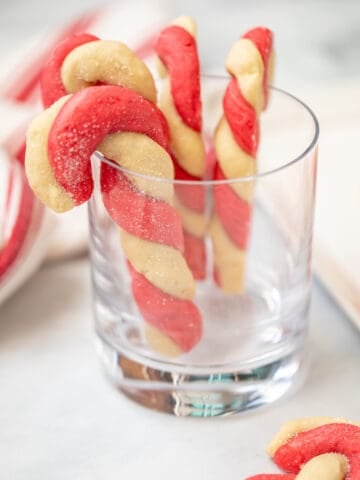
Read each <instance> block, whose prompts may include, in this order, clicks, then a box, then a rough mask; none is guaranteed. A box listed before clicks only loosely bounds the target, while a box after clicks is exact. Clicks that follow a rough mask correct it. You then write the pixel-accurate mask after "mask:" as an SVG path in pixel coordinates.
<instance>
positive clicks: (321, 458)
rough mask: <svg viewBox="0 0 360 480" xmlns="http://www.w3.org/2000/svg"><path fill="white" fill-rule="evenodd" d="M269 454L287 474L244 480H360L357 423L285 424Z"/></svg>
mask: <svg viewBox="0 0 360 480" xmlns="http://www.w3.org/2000/svg"><path fill="white" fill-rule="evenodd" d="M267 452H268V454H269V455H270V456H271V457H272V459H273V461H274V462H275V463H276V464H277V465H278V466H279V467H280V468H281V469H282V470H284V471H286V472H289V474H277V475H276V474H272V475H271V474H269V475H266V474H262V475H255V476H253V477H249V478H248V479H247V480H271V479H274V480H275V479H277V478H279V479H296V480H320V479H326V480H345V479H346V480H359V479H360V424H357V423H354V422H351V421H349V420H345V419H342V418H333V417H313V418H305V419H299V420H293V421H291V422H287V423H285V425H283V427H282V428H281V429H280V431H279V432H278V433H277V434H276V435H275V437H274V439H273V440H272V441H271V442H270V444H269V446H268V449H267Z"/></svg>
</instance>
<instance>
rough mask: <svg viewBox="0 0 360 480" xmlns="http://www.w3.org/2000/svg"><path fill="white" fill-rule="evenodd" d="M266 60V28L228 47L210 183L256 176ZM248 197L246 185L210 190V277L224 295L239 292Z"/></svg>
mask: <svg viewBox="0 0 360 480" xmlns="http://www.w3.org/2000/svg"><path fill="white" fill-rule="evenodd" d="M272 59H273V54H272V33H271V31H270V30H268V29H267V28H262V27H258V28H254V29H252V30H250V31H249V32H247V33H246V34H245V35H243V36H242V37H241V38H240V39H239V40H238V41H237V42H235V44H234V45H233V46H232V48H231V49H230V52H229V54H228V57H227V60H226V68H227V70H228V72H229V73H230V75H231V79H230V81H229V83H228V86H227V88H226V91H225V94H224V98H223V116H222V118H221V119H220V122H219V123H218V125H217V128H216V131H215V137H214V146H215V151H216V156H217V165H216V168H215V175H214V177H215V180H226V179H235V178H241V177H246V176H252V175H254V174H255V173H256V152H257V149H258V143H259V121H258V117H259V114H260V112H261V110H263V109H264V108H265V106H266V103H267V97H268V82H269V80H270V78H271V75H272V70H273V68H272V65H273V61H272ZM252 196H253V182H251V181H249V182H237V183H235V182H234V183H232V184H226V183H223V184H219V185H217V186H215V187H214V203H215V215H214V217H213V220H212V224H211V236H212V242H213V250H214V264H215V271H214V276H215V280H216V282H217V283H218V285H219V286H220V287H221V288H222V289H223V290H224V291H225V292H227V293H241V292H242V290H243V283H244V273H245V262H246V249H247V246H248V240H249V229H250V220H251V202H252Z"/></svg>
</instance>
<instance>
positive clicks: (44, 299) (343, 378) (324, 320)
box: [0, 259, 360, 480]
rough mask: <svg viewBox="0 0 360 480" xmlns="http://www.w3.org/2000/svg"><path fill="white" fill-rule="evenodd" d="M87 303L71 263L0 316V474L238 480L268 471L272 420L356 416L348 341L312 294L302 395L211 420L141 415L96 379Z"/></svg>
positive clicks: (80, 268) (352, 349) (48, 272)
mask: <svg viewBox="0 0 360 480" xmlns="http://www.w3.org/2000/svg"><path fill="white" fill-rule="evenodd" d="M90 297H91V292H90V281H89V267H88V262H87V260H86V259H82V260H78V261H76V262H73V263H71V262H69V263H65V264H58V265H53V266H52V267H46V268H44V269H43V270H42V271H40V272H39V273H38V274H37V275H36V276H35V277H34V278H33V279H32V280H31V282H29V283H28V284H27V285H26V286H25V287H23V288H22V289H21V290H20V291H19V292H18V294H17V295H16V296H15V297H13V298H12V299H10V300H9V301H8V302H7V303H6V304H5V305H4V306H3V307H2V308H1V310H0V316H1V324H0V379H1V395H0V452H1V453H0V472H1V475H0V478H3V479H6V480H10V479H11V480H23V479H25V478H26V480H38V479H50V478H51V480H63V479H64V478H69V479H70V478H72V479H76V480H90V479H105V478H106V479H107V480H112V479H114V480H115V479H118V478H126V479H141V478H149V479H156V480H165V479H168V478H172V479H173V480H180V479H184V478H198V479H204V480H205V479H206V480H215V479H216V480H218V479H219V478H227V479H229V480H231V479H239V480H241V479H242V478H244V477H245V476H246V475H250V474H255V473H259V472H262V471H263V472H264V471H268V472H271V471H275V468H274V467H273V465H271V463H270V462H269V461H268V460H267V458H266V455H265V453H264V448H265V445H266V443H267V441H268V440H269V439H270V438H271V436H272V435H273V434H274V432H275V431H276V430H277V428H278V427H279V425H280V424H281V422H283V421H285V420H287V419H289V418H293V417H299V416H311V415H316V414H321V415H337V416H346V417H350V418H358V419H359V414H360V411H359V400H360V385H359V381H358V378H359V376H358V368H359V365H360V349H359V335H358V333H357V332H356V331H355V330H354V329H353V328H352V327H351V325H350V324H349V323H348V321H347V320H346V318H345V317H344V315H343V314H342V313H341V311H339V310H338V308H337V307H336V305H334V304H333V302H332V301H331V300H330V299H329V298H328V297H327V295H326V294H325V293H324V292H323V291H322V290H321V289H320V288H319V287H318V286H315V289H314V300H313V305H312V309H311V314H310V318H311V329H310V345H309V348H310V351H311V357H312V363H311V369H310V372H309V375H308V377H307V381H306V383H305V385H304V386H303V387H302V389H301V390H300V391H299V392H298V393H297V394H296V395H293V396H291V397H289V398H287V399H283V400H282V401H281V402H279V403H278V404H275V405H273V406H272V407H271V408H267V409H264V410H262V411H258V412H256V413H252V414H250V415H246V416H241V417H232V418H228V419H212V420H211V419H209V420H207V419H179V418H175V417H171V416H168V415H164V414H159V413H155V412H150V411H148V410H146V409H144V408H142V407H139V406H137V405H135V404H133V403H131V402H130V401H129V400H127V399H125V398H124V397H123V396H122V395H121V394H119V393H118V392H117V391H116V390H115V389H113V387H112V386H111V385H109V384H108V383H107V382H106V380H105V379H104V378H103V376H102V373H101V371H100V369H99V366H98V362H97V359H96V356H95V353H94V349H93V330H92V318H91V307H90ZM189 472H191V475H190V473H189ZM224 475H225V476H224Z"/></svg>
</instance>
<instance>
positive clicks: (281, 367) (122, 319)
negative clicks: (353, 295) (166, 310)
mask: <svg viewBox="0 0 360 480" xmlns="http://www.w3.org/2000/svg"><path fill="white" fill-rule="evenodd" d="M227 81H228V80H227V79H226V78H222V77H204V78H203V79H202V82H203V83H202V95H203V116H204V136H205V138H207V139H210V138H211V136H212V135H213V132H214V129H215V127H216V124H217V122H218V120H219V118H220V115H221V108H222V95H223V92H224V90H225V86H226V83H227ZM318 135H319V126H318V122H317V119H316V117H315V116H314V114H313V113H312V112H311V110H310V109H309V108H308V107H307V106H306V105H305V104H304V103H302V102H301V101H300V100H298V99H297V98H295V97H294V96H292V95H290V94H288V93H286V92H284V91H282V90H279V89H276V88H272V89H271V97H270V102H269V105H268V108H267V110H266V111H265V112H264V113H262V114H261V142H260V148H259V153H258V158H257V174H256V175H253V176H249V177H243V178H238V179H234V180H223V181H220V180H217V181H203V182H187V181H167V180H164V179H159V178H154V177H150V176H149V177H146V176H142V175H139V174H136V173H134V172H129V171H125V170H122V169H121V168H119V167H118V166H117V165H115V164H114V163H113V162H111V161H109V160H107V159H104V158H103V157H102V156H101V155H99V154H96V155H94V158H93V160H92V163H93V171H94V178H95V179H96V182H95V183H96V186H95V192H94V195H93V197H92V199H91V201H90V203H89V219H90V237H91V265H92V279H93V294H94V297H93V299H94V313H95V324H96V333H97V340H98V342H97V343H98V347H99V348H98V349H99V353H100V358H101V360H102V363H103V365H104V367H105V371H106V373H107V374H108V376H109V377H110V378H111V380H112V381H113V383H114V384H115V385H116V386H117V387H118V388H119V389H120V390H121V391H122V392H123V393H124V394H125V395H127V396H128V397H130V398H131V399H133V400H135V401H136V402H138V403H140V404H142V405H145V406H147V407H150V408H152V409H157V410H160V411H163V412H169V413H173V414H175V415H178V416H200V417H207V416H217V415H225V414H231V413H236V412H242V411H247V410H249V409H253V408H256V407H259V406H262V405H265V404H268V403H271V402H273V401H274V400H276V399H278V398H279V397H281V396H282V395H283V394H285V393H286V392H288V391H289V390H290V389H291V387H293V386H294V385H295V384H296V383H297V380H298V379H299V378H300V377H302V374H303V371H304V364H305V357H306V355H305V348H304V347H305V343H306V334H307V316H308V309H309V301H310V287H311V242H312V231H313V213H314V200H315V183H316V162H317V141H318ZM208 143H209V142H208ZM210 156H211V155H210ZM104 164H106V165H107V168H108V169H115V171H116V172H115V173H116V174H119V175H121V176H124V175H125V177H126V178H127V179H128V180H129V181H130V182H132V183H136V181H138V182H137V185H141V182H143V184H145V185H146V184H148V185H151V187H152V188H160V187H161V188H164V187H165V188H168V189H170V190H169V191H174V198H175V201H174V207H175V208H178V205H179V204H180V203H181V202H180V203H179V201H178V200H179V198H180V200H181V198H185V197H187V198H193V199H194V198H201V199H202V201H203V205H202V206H203V208H202V210H201V215H202V221H203V224H204V225H205V227H204V231H203V236H202V238H201V243H202V245H203V246H204V248H205V253H204V252H203V253H204V255H205V256H204V257H202V261H203V266H204V268H205V274H204V277H205V278H203V279H201V280H196V293H195V298H194V303H195V305H196V306H197V307H198V309H199V311H200V314H201V319H202V320H201V321H202V333H201V335H200V339H199V341H198V343H197V344H196V345H195V346H194V347H193V348H191V349H190V350H189V351H187V352H185V353H182V354H180V355H177V356H172V355H167V354H166V353H164V352H163V351H162V353H160V352H159V351H158V350H157V348H156V346H155V348H154V342H153V341H149V340H151V338H150V337H151V335H150V336H149V334H148V333H149V332H148V331H147V327H148V326H149V323H148V320H146V319H144V317H143V316H142V314H141V312H140V310H141V309H139V306H138V303H137V300H138V297H136V298H137V300H135V298H134V294H133V289H132V283H131V282H132V281H131V275H130V270H129V268H130V267H129V263H128V262H127V260H126V257H125V255H124V250H123V248H122V241H121V240H120V232H119V227H118V225H117V224H116V223H115V222H114V221H113V220H112V219H111V217H110V216H109V214H108V212H107V210H106V208H105V207H104V204H103V202H102V197H101V192H100V186H99V184H100V169H101V166H102V165H104ZM229 187H230V189H232V190H236V189H238V190H243V191H245V190H247V191H248V192H251V200H250V201H249V203H250V205H251V208H250V217H249V219H248V224H247V225H245V227H244V228H247V229H248V244H247V247H246V249H245V252H244V255H243V258H244V262H243V268H244V272H245V275H244V288H243V291H242V292H240V293H227V292H224V291H223V290H222V288H220V287H219V286H218V284H217V282H216V274H215V275H214V261H216V255H217V253H216V251H215V250H216V248H217V247H216V242H215V241H214V237H213V233H212V227H211V225H213V222H214V215H216V214H214V210H216V208H215V206H214V205H215V203H216V200H215V201H214V198H216V195H217V193H218V192H220V193H221V191H222V189H224V188H225V190H226V188H229ZM196 196H198V197H196ZM124 208H127V207H126V206H124ZM143 213H144V212H143ZM144 214H145V213H144ZM137 215H140V216H141V215H142V213H141V212H140V213H139V212H138V214H137ZM180 215H182V212H181V211H180ZM230 215H231V221H232V222H233V223H234V225H237V226H238V227H239V228H240V229H241V228H243V227H242V224H243V223H244V216H243V213H242V212H241V211H240V210H239V211H237V210H234V209H232V210H231V212H230ZM183 217H184V216H183V215H182V218H183ZM133 221H134V222H138V221H141V219H139V218H136V215H135V216H134V218H133ZM183 226H184V229H185V236H186V220H185V221H184V224H183ZM164 228H166V226H164ZM196 245H197V246H198V243H196V242H195V243H194V244H192V243H191V242H190V244H187V245H186V248H187V254H188V255H189V258H193V259H195V262H196V261H197V259H199V258H200V257H199V251H198V250H197V248H198V247H196ZM192 248H193V249H194V250H193V251H191V249H192ZM218 248H219V247H218ZM189 249H190V251H189ZM214 249H215V250H214ZM220 250H221V249H220ZM223 251H225V252H227V251H228V249H227V247H226V248H225V249H223ZM142 253H143V252H142ZM218 253H219V252H218ZM220 255H221V251H220ZM204 258H205V260H204ZM153 260H154V261H155V265H156V262H164V259H163V258H157V259H153ZM169 261H170V260H169ZM230 263H231V262H230ZM163 266H164V265H160V264H158V267H159V270H161V271H162V272H163V269H162V267H163ZM167 267H169V265H168V266H167ZM233 267H234V268H235V271H236V268H237V266H236V261H234V265H233ZM156 268H157V267H155V269H156ZM239 268H240V267H239ZM171 270H172V269H171V266H170V268H168V269H167V271H171ZM165 271H166V268H165ZM235 274H236V272H235ZM163 275H164V273H163ZM163 280H164V281H165V284H166V283H167V280H168V279H167V278H166V274H165V278H163ZM172 281H173V280H171V279H170V278H169V284H170V283H171V282H172ZM138 290H139V289H138ZM142 294H143V293H142V290H141V289H140V293H139V291H137V295H142ZM144 295H145V294H144ZM152 301H153V299H152V297H151V295H150V296H147V298H146V302H148V304H149V303H150V308H151V307H154V308H153V310H154V309H155V310H156V308H157V307H156V306H154V305H151V302H152ZM154 302H155V300H154ZM180 310H181V308H179V311H180ZM178 316H179V314H178V313H177V318H178ZM157 321H159V319H157V318H152V322H153V324H152V326H153V325H154V322H155V324H156V322H157ZM167 321H168V322H171V315H170V318H167ZM181 328H184V329H185V330H186V329H187V328H192V327H191V326H190V327H189V325H188V323H187V320H186V319H184V324H183V327H181ZM187 333H189V332H186V331H185V334H187ZM191 335H192V334H191ZM191 335H190V336H191Z"/></svg>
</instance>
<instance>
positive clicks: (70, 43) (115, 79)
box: [40, 33, 156, 107]
mask: <svg viewBox="0 0 360 480" xmlns="http://www.w3.org/2000/svg"><path fill="white" fill-rule="evenodd" d="M102 84H108V85H121V86H124V87H128V88H132V89H133V90H135V91H136V92H137V93H140V94H141V95H143V96H144V97H145V98H147V99H148V100H150V101H151V102H155V101H156V88H155V83H154V80H153V77H152V75H151V73H150V70H149V69H148V68H147V66H146V65H145V64H144V63H143V61H142V60H141V59H140V58H138V57H137V56H136V55H135V54H134V53H133V52H132V50H130V49H129V48H128V47H127V46H126V45H125V44H123V43H121V42H116V41H110V40H100V39H99V38H97V37H95V36H94V35H90V34H88V33H82V34H78V35H73V36H71V37H68V38H66V39H65V40H63V41H62V42H60V43H59V44H58V45H57V46H56V47H55V49H54V50H53V52H52V54H51V56H50V58H49V60H48V61H47V63H46V64H45V66H44V68H43V71H42V75H41V82H40V86H41V94H42V99H43V104H44V106H45V107H49V106H50V105H52V104H53V103H54V102H55V101H56V100H58V99H59V98H61V97H62V96H64V95H67V94H68V93H75V92H77V91H79V90H81V89H82V88H85V87H89V86H92V85H102Z"/></svg>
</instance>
